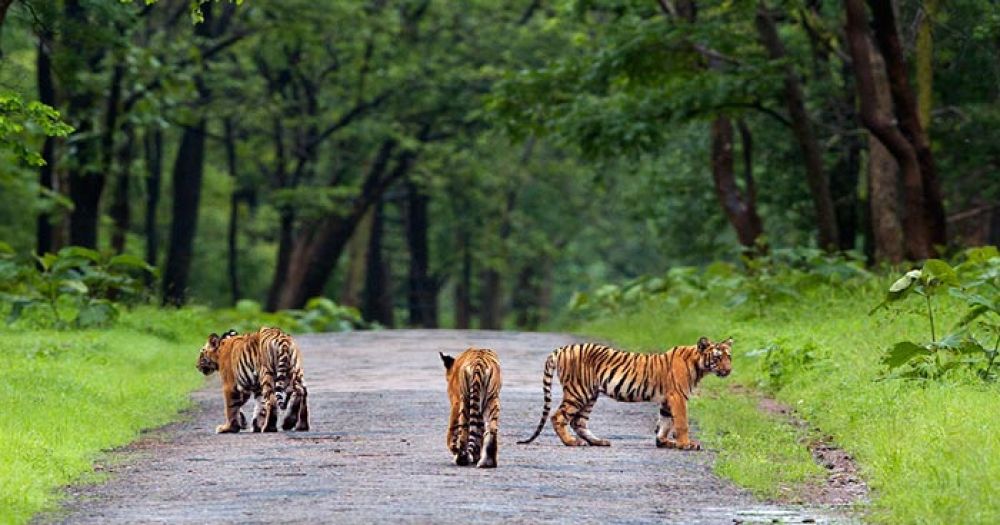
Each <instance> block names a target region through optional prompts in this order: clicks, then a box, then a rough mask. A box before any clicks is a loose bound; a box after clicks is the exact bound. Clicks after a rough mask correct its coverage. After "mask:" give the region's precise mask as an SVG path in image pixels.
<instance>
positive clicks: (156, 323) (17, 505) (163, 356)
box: [0, 308, 205, 523]
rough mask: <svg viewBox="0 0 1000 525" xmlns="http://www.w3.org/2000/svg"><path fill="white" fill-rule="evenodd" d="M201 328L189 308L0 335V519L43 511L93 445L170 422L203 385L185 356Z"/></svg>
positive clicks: (118, 441)
mask: <svg viewBox="0 0 1000 525" xmlns="http://www.w3.org/2000/svg"><path fill="white" fill-rule="evenodd" d="M204 325H205V322H204V321H203V320H201V319H200V317H199V315H198V314H197V313H195V312H191V311H165V312H161V311H157V310H155V309H152V308H148V309H139V310H137V311H135V312H131V313H127V314H125V316H124V318H123V319H122V320H121V321H120V323H119V324H118V325H116V327H115V328H111V329H107V330H88V331H74V332H69V331H52V330H30V331H17V330H8V331H6V332H5V333H4V334H3V338H2V340H0V353H2V355H3V358H2V359H0V404H2V405H3V406H4V407H5V408H4V409H3V410H0V522H2V523H23V522H26V521H28V520H29V519H30V518H31V517H32V516H33V515H34V514H35V513H36V512H39V511H41V510H45V509H47V508H51V507H52V506H53V505H54V504H55V503H56V502H57V501H58V498H59V494H58V489H59V488H60V487H62V486H64V485H66V484H68V483H71V482H74V481H78V480H81V479H87V478H88V474H89V473H90V472H91V468H92V467H91V464H92V462H93V461H94V460H95V459H96V458H98V457H99V455H100V454H101V451H102V450H106V449H109V448H112V447H116V446H120V445H124V444H126V443H128V442H130V441H132V440H134V439H136V437H138V435H139V432H140V431H141V430H142V429H147V428H151V427H156V426H159V425H162V424H165V423H167V422H169V421H170V420H172V419H173V418H175V417H176V415H177V413H178V411H180V410H182V409H183V408H184V407H186V406H187V405H188V403H189V400H188V396H187V394H188V392H190V391H191V390H193V389H195V388H197V387H198V386H199V385H201V384H202V381H203V379H202V377H201V375H200V374H198V372H197V371H196V370H195V368H194V361H195V356H196V352H197V348H198V347H199V346H200V344H201V339H202V337H203V335H204V330H203V328H202V327H204ZM192 327H194V328H193V329H192Z"/></svg>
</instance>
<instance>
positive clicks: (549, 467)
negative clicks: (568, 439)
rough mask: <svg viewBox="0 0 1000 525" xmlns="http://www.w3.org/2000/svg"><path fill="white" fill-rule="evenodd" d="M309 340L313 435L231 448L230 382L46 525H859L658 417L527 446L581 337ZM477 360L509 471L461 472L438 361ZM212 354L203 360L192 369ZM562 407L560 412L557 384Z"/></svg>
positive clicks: (448, 334)
mask: <svg viewBox="0 0 1000 525" xmlns="http://www.w3.org/2000/svg"><path fill="white" fill-rule="evenodd" d="M298 339H299V341H300V345H301V347H302V350H303V352H304V362H305V372H306V381H307V384H308V385H309V387H310V398H309V402H310V408H311V412H312V430H311V431H310V432H303V433H294V432H288V433H284V432H279V433H274V434H252V433H249V432H243V433H240V434H231V435H216V434H215V433H214V428H215V425H217V424H219V423H221V422H222V419H223V417H222V396H221V394H220V392H219V385H218V379H217V376H215V377H214V378H212V379H211V380H210V381H209V382H208V383H207V384H206V386H205V387H204V388H203V389H201V390H199V391H197V392H196V393H194V394H193V397H194V401H195V407H194V409H193V410H191V411H190V412H189V413H188V414H187V416H186V417H185V418H183V419H182V420H181V421H179V422H177V423H174V424H172V425H168V426H166V427H163V428H161V429H158V430H155V431H151V432H148V433H146V434H145V435H144V436H143V438H142V439H141V440H139V441H138V442H136V443H134V444H132V445H130V446H128V447H125V448H124V449H122V450H121V451H119V452H120V453H121V454H122V455H121V458H122V460H121V461H116V462H114V463H115V464H112V465H108V466H106V467H104V468H105V470H106V471H107V472H108V473H109V474H110V476H109V479H108V480H107V482H105V483H102V484H98V485H85V486H75V487H71V488H69V489H68V490H67V493H68V497H67V500H66V503H65V506H64V507H63V509H62V510H61V511H59V512H57V513H54V514H49V515H47V516H43V517H42V518H41V520H40V521H42V522H52V521H55V522H62V523H73V524H77V523H100V524H106V523H199V524H201V523H267V522H278V521H280V522H283V523H374V522H382V521H390V522H394V523H467V522H491V523H495V522H509V523H540V522H545V523H573V524H578V523H678V524H701V523H705V524H733V523H813V522H815V523H846V522H852V518H850V517H849V516H848V515H847V514H845V513H841V512H840V511H838V510H837V509H830V508H812V507H802V506H790V505H778V504H771V503H766V502H761V501H759V500H756V499H755V498H754V497H753V496H751V495H750V494H748V493H747V492H745V491H743V490H740V489H739V488H737V487H735V486H734V485H733V484H731V483H729V482H727V481H725V480H722V479H720V478H718V477H717V476H715V475H713V474H712V472H711V465H712V461H713V455H712V453H711V452H710V451H702V452H683V451H678V450H667V449H657V448H656V447H655V446H654V444H653V432H654V426H655V420H656V413H657V409H656V407H655V406H654V405H652V404H650V403H617V402H614V401H611V400H609V399H606V398H602V399H601V400H600V401H599V402H598V404H597V407H596V408H595V410H594V413H593V417H592V419H591V429H593V430H594V432H595V433H596V434H597V435H598V436H601V437H606V438H608V439H610V440H611V441H612V446H611V447H610V448H599V447H573V448H571V447H565V446H563V445H562V444H561V443H560V442H559V440H558V438H557V437H556V436H555V433H554V432H553V431H552V428H551V425H550V424H548V423H547V424H546V428H545V430H544V431H543V432H542V435H541V436H539V438H538V439H537V440H536V441H535V442H534V443H532V444H530V445H517V444H515V441H516V440H518V439H523V438H525V437H527V436H528V435H530V433H531V431H532V430H533V429H534V427H535V425H536V424H537V422H538V418H539V416H540V413H541V406H542V393H541V374H542V366H543V363H544V361H545V357H546V355H547V354H548V353H549V352H550V351H552V350H553V349H554V348H556V347H559V346H561V345H564V344H568V343H571V342H573V341H574V339H573V337H572V336H569V335H564V334H545V333H518V332H490V331H455V330H385V331H374V332H353V333H338V334H315V335H305V336H301V337H299V338H298ZM469 346H478V347H485V348H493V349H494V350H496V351H497V353H498V354H499V355H500V360H501V366H502V367H503V374H504V384H503V390H502V395H501V407H502V408H501V417H500V454H499V465H500V466H499V468H497V469H476V468H472V467H457V466H455V465H453V464H452V463H451V456H450V454H449V453H448V451H447V449H446V447H445V426H446V423H447V414H448V400H447V396H446V394H445V379H444V368H443V367H442V364H441V360H440V359H439V358H438V355H437V352H438V351H439V350H443V351H446V352H448V353H451V354H453V355H454V354H456V353H458V352H460V351H462V350H463V349H465V348H467V347H469ZM196 354H197V348H192V349H191V368H192V370H193V369H194V363H195V359H196ZM718 380H720V379H718V378H714V377H710V378H707V379H706V381H718ZM556 384H558V382H556ZM554 394H555V395H554V402H555V403H558V401H559V400H560V399H561V392H560V391H559V388H558V386H556V385H554ZM251 405H252V403H250V404H248V406H246V407H244V411H249V410H250V407H251ZM113 413H114V412H113V410H112V411H109V414H113ZM694 418H695V424H697V413H695V414H694ZM695 437H697V428H695Z"/></svg>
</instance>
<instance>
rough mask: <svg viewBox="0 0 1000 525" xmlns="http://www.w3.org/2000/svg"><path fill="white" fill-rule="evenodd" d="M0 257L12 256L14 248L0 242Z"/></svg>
mask: <svg viewBox="0 0 1000 525" xmlns="http://www.w3.org/2000/svg"><path fill="white" fill-rule="evenodd" d="M0 255H14V248H11V247H10V245H9V244H7V243H5V242H3V241H0Z"/></svg>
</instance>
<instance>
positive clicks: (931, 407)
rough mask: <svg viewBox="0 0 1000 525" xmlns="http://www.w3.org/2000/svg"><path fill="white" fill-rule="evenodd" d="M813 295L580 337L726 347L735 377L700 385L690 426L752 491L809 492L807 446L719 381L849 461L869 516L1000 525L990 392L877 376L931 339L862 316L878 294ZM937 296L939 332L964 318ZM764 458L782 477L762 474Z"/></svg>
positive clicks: (588, 328) (613, 325)
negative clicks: (890, 361) (892, 352)
mask: <svg viewBox="0 0 1000 525" xmlns="http://www.w3.org/2000/svg"><path fill="white" fill-rule="evenodd" d="M820 292H821V293H817V294H810V295H809V296H807V297H805V298H803V300H801V301H795V302H790V303H783V304H781V305H778V306H772V307H771V308H769V309H768V310H766V311H764V313H763V316H761V317H756V316H754V315H746V312H744V311H741V310H740V309H727V308H725V307H722V306H719V305H716V304H709V303H706V302H700V303H696V304H693V305H689V306H687V307H684V308H680V307H666V306H662V305H657V304H647V305H646V306H644V307H642V308H640V309H638V310H637V311H635V312H632V313H628V314H624V315H621V316H617V317H609V318H604V319H600V320H597V321H593V322H589V323H586V324H584V325H582V326H581V327H579V328H578V329H579V331H582V332H584V333H588V334H592V335H594V336H597V337H602V338H607V339H610V340H612V341H615V342H616V343H617V344H619V345H621V346H622V347H624V348H627V349H633V350H645V349H651V348H665V347H669V346H671V345H675V344H691V343H693V342H694V341H695V340H697V337H699V336H701V335H707V336H709V337H712V338H713V339H715V338H723V337H727V336H730V335H731V336H733V337H735V339H736V344H735V347H734V352H735V358H734V372H733V375H732V376H730V378H727V379H726V380H718V379H716V378H711V377H710V378H707V379H705V381H704V383H703V385H704V388H703V389H702V392H701V397H700V398H698V400H697V401H695V404H694V408H693V409H692V417H693V419H694V420H695V423H696V424H697V425H698V426H699V428H701V434H700V437H701V438H702V440H703V441H705V442H706V443H708V444H709V445H710V446H711V448H714V449H717V450H719V451H720V452H719V460H718V461H717V463H716V466H715V468H716V470H717V471H718V472H719V473H720V474H723V475H725V476H727V477H729V478H731V479H733V480H735V481H736V482H737V483H739V484H741V485H743V486H746V487H748V488H750V489H752V490H753V491H754V492H756V493H758V494H763V495H773V494H779V493H781V491H783V490H788V489H785V488H783V487H786V486H793V485H794V484H795V483H797V482H802V481H804V482H808V481H809V479H811V478H810V475H809V474H808V472H809V470H810V468H811V467H807V466H806V464H807V463H809V462H811V459H810V458H809V457H808V455H806V454H805V453H806V448H805V445H804V444H798V446H795V445H793V443H795V442H796V439H795V438H791V439H789V438H788V435H787V433H788V432H789V431H788V428H786V427H787V425H785V424H784V423H781V422H780V421H777V420H774V419H773V418H771V417H770V416H767V415H765V414H762V413H759V412H756V413H755V410H753V407H752V406H750V404H751V403H749V402H748V401H746V400H745V399H743V400H741V399H739V397H737V396H734V394H733V393H732V392H730V391H729V390H728V389H726V388H723V387H721V386H720V385H721V384H722V383H723V382H725V381H730V382H735V383H741V384H744V385H748V386H751V387H753V388H760V389H766V390H768V391H769V392H770V393H771V394H772V395H774V396H775V397H776V398H777V399H778V400H780V401H782V402H784V403H786V404H788V405H790V406H792V407H794V408H795V410H796V413H797V415H798V416H799V417H802V418H804V419H805V420H806V421H808V423H809V424H810V425H811V426H815V427H817V428H818V429H819V430H820V431H822V432H823V433H825V434H829V435H831V436H832V437H833V438H834V441H835V442H836V444H838V445H840V446H842V447H843V448H844V449H845V450H847V451H848V452H849V453H851V454H852V455H853V456H854V457H855V458H856V460H857V461H858V462H859V463H860V467H861V471H862V474H863V476H864V477H865V479H866V481H867V482H868V483H869V486H870V487H871V489H872V498H873V501H872V505H871V508H870V512H869V513H868V514H867V519H870V520H874V521H879V522H884V523H998V522H1000V499H998V498H995V497H994V496H993V486H994V485H995V483H996V481H997V480H1000V418H998V417H996V414H998V413H1000V395H998V394H1000V391H998V389H997V386H996V385H994V384H990V383H984V382H982V381H981V380H979V378H978V377H975V375H974V374H973V373H972V372H968V374H964V373H963V372H962V371H955V373H953V374H952V376H950V377H949V378H948V379H947V380H945V381H941V382H934V381H905V380H900V379H886V378H885V377H884V374H883V372H884V370H885V369H884V366H883V365H882V364H881V362H880V360H881V358H882V356H883V354H884V352H885V350H886V348H888V347H890V346H891V345H892V344H893V343H895V342H896V341H899V340H905V339H913V340H923V339H927V337H928V334H927V326H926V324H927V322H926V320H925V319H922V318H921V317H920V316H917V315H907V314H906V313H905V312H904V313H902V314H895V315H894V316H892V317H887V316H886V315H885V314H876V315H873V316H869V315H868V311H869V310H870V309H871V307H872V306H873V305H875V304H877V303H878V302H879V301H880V300H881V295H880V291H879V290H878V289H876V288H871V289H865V290H853V291H851V290H844V291H831V290H825V291H823V290H820ZM942 299H943V300H942V301H941V303H940V304H939V305H938V307H937V310H936V315H937V317H938V322H939V323H940V325H941V326H951V325H953V324H954V323H955V322H957V320H958V319H959V318H960V317H961V315H962V313H963V312H964V309H963V306H962V305H960V304H959V303H957V302H954V301H950V300H949V299H948V298H942ZM769 350H770V351H771V352H772V353H771V356H772V357H771V360H770V361H768V357H767V352H768V351H769ZM963 374H964V375H963ZM966 376H967V377H966ZM715 396H718V397H715ZM747 429H749V430H747ZM758 432H760V434H757V433H758ZM744 434H746V436H749V437H744V438H743V439H737V438H735V436H737V435H739V436H744ZM768 435H772V436H773V438H774V439H772V440H768V439H767V437H768ZM696 437H698V436H696ZM762 447H764V448H765V449H766V451H765V450H761V448H762ZM762 458H767V461H770V462H772V463H775V462H776V463H779V464H782V465H783V466H782V468H780V469H775V471H776V472H775V473H774V475H772V473H770V472H768V469H767V468H765V466H762V462H763V459H762ZM785 462H787V464H786V463H785ZM790 465H799V466H801V471H799V470H797V468H796V467H793V466H790ZM803 472H804V473H806V474H805V475H803V474H801V473H803ZM786 474H787V476H786ZM796 480H798V481H796ZM788 484H790V485H788Z"/></svg>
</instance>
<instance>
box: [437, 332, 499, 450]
mask: <svg viewBox="0 0 1000 525" xmlns="http://www.w3.org/2000/svg"><path fill="white" fill-rule="evenodd" d="M438 355H440V356H441V361H443V362H444V368H445V378H446V379H447V381H448V399H449V401H450V402H451V413H450V415H449V416H448V434H447V436H446V440H447V445H448V450H449V451H450V452H451V453H452V456H453V459H454V461H455V464H456V465H458V466H465V465H470V464H473V463H476V462H478V463H477V464H476V466H477V467H479V468H496V467H497V452H498V450H499V447H500V444H499V441H498V436H497V431H498V427H499V422H500V386H501V383H502V382H503V377H502V375H501V373H500V360H499V358H497V354H496V352H494V351H493V350H486V349H477V348H469V349H468V350H466V351H464V352H462V353H461V354H459V355H458V357H451V356H450V355H445V354H444V353H443V352H438ZM484 430H485V432H484ZM481 452H482V454H481Z"/></svg>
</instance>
